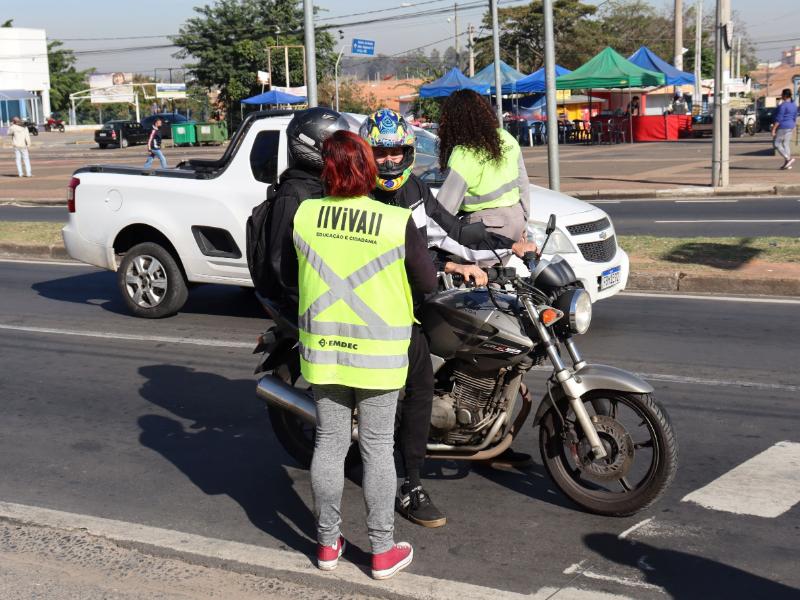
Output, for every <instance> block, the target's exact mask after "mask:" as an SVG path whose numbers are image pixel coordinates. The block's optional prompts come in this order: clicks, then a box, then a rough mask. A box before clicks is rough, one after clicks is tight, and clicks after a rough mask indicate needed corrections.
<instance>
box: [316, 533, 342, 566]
mask: <svg viewBox="0 0 800 600" xmlns="http://www.w3.org/2000/svg"><path fill="white" fill-rule="evenodd" d="M346 545H347V542H345V541H344V538H343V537H342V536H341V535H340V536H339V539H338V540H337V542H336V543H335V544H333V546H323V545H322V544H317V566H318V567H319V568H320V569H322V570H323V571H333V570H334V569H335V568H336V565H337V564H339V557H340V556H341V555H342V552H344V548H345V546H346Z"/></svg>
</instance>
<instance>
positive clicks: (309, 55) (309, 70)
mask: <svg viewBox="0 0 800 600" xmlns="http://www.w3.org/2000/svg"><path fill="white" fill-rule="evenodd" d="M303 9H304V11H305V30H306V32H305V33H306V48H305V53H306V54H305V56H306V97H307V98H308V106H309V107H314V106H317V46H316V39H315V37H314V34H315V32H314V3H313V2H312V0H303ZM287 72H288V69H287ZM336 108H337V110H338V108H339V107H338V106H337V107H336Z"/></svg>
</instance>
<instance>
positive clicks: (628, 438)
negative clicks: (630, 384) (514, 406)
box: [539, 390, 678, 517]
mask: <svg viewBox="0 0 800 600" xmlns="http://www.w3.org/2000/svg"><path fill="white" fill-rule="evenodd" d="M562 400H563V399H562ZM583 401H584V404H585V405H586V408H587V410H588V411H589V415H590V416H591V417H592V419H593V420H594V421H595V422H597V423H598V433H599V435H600V439H601V441H602V443H603V445H604V447H605V449H606V452H608V453H609V456H608V457H606V458H604V459H600V460H592V459H591V457H590V456H589V446H588V441H587V440H586V437H585V436H584V435H583V431H582V430H581V428H580V425H579V424H578V423H577V419H576V417H575V414H574V412H573V411H572V410H571V409H569V408H567V409H566V411H565V412H564V413H563V416H564V421H563V422H562V419H561V417H560V416H559V414H558V413H557V412H556V410H555V409H554V408H551V409H550V410H549V411H548V412H547V413H546V414H545V416H544V417H543V418H542V421H541V425H540V428H539V450H540V452H541V456H542V461H543V463H544V466H545V468H546V469H547V472H548V473H549V475H550V477H551V478H552V479H553V481H554V483H555V484H556V485H557V486H558V488H559V489H560V490H561V491H562V492H563V493H564V494H565V495H566V496H567V497H568V498H570V499H571V500H572V501H573V502H575V503H576V504H578V505H579V506H581V507H583V508H584V509H586V510H588V511H589V512H592V513H595V514H599V515H604V516H615V517H625V516H629V515H632V514H635V513H637V512H640V511H642V510H644V509H645V508H647V507H648V506H650V505H652V504H653V503H654V502H655V501H656V500H658V499H659V498H660V497H661V495H662V494H663V493H664V492H665V491H666V489H667V488H668V487H669V485H670V483H672V480H673V479H674V477H675V473H676V470H677V466H678V444H677V440H676V439H675V435H674V433H673V431H672V424H671V423H670V420H669V416H668V415H667V413H666V411H665V410H664V408H663V407H662V406H661V405H660V404H659V403H658V402H657V401H656V400H655V399H654V398H653V396H652V395H650V394H632V393H627V392H617V391H611V390H593V391H592V392H589V393H588V394H585V395H584V396H583ZM556 402H557V404H558V406H560V407H562V411H563V410H564V408H563V407H565V406H567V407H568V405H567V404H566V403H565V401H564V402H562V401H559V400H558V399H557V400H556ZM571 432H574V437H573V435H572V433H571ZM645 435H647V439H644V436H645Z"/></svg>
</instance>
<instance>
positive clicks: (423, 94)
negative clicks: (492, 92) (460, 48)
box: [419, 67, 489, 98]
mask: <svg viewBox="0 0 800 600" xmlns="http://www.w3.org/2000/svg"><path fill="white" fill-rule="evenodd" d="M458 90H473V91H475V92H478V93H479V94H481V95H483V96H485V95H486V94H488V93H489V86H488V85H486V84H484V83H476V82H475V81H473V80H472V79H470V78H469V77H467V76H466V75H464V73H462V72H461V71H460V70H458V69H456V68H455V67H454V68H452V69H450V70H449V71H448V72H447V73H445V74H444V75H442V76H441V77H440V78H439V79H437V80H435V81H431V82H430V83H426V84H425V85H423V86H422V87H420V88H419V96H420V98H441V97H442V96H449V95H450V94H452V93H453V92H455V91H458Z"/></svg>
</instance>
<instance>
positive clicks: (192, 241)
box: [62, 111, 629, 318]
mask: <svg viewBox="0 0 800 600" xmlns="http://www.w3.org/2000/svg"><path fill="white" fill-rule="evenodd" d="M292 114H293V113H292V112H291V111H264V112H257V113H252V114H251V115H248V116H247V117H246V118H245V120H244V122H243V123H242V125H241V126H240V127H239V129H238V131H237V132H236V135H235V136H234V137H233V139H232V140H231V143H230V145H229V146H228V148H227V149H226V150H225V153H224V154H223V155H222V157H221V158H219V159H217V160H195V159H193V160H188V161H184V162H181V163H178V165H177V167H176V168H173V169H156V170H155V171H145V170H144V169H143V168H142V167H131V166H121V165H92V166H87V167H83V168H80V169H78V170H77V171H75V173H74V174H73V176H72V179H71V180H70V183H69V187H68V196H67V198H68V210H69V221H68V223H67V225H66V226H65V227H64V229H63V230H62V233H63V237H64V244H65V246H66V249H67V252H68V253H69V255H70V256H71V257H72V258H74V259H77V260H79V261H82V262H85V263H88V264H92V265H96V266H98V267H101V268H104V269H108V270H111V271H116V272H117V282H118V288H119V290H120V293H121V295H122V297H123V299H124V302H125V303H126V305H127V307H128V309H129V310H130V311H131V312H132V313H133V314H135V315H137V316H139V317H147V318H157V317H165V316H169V315H171V314H174V313H175V312H177V311H178V310H180V309H181V307H182V306H183V304H184V302H185V301H186V299H187V295H188V290H189V285H190V284H191V283H217V284H224V285H235V286H248V287H250V286H252V285H253V283H252V281H251V279H250V272H249V270H248V267H247V258H246V256H245V249H246V246H245V223H246V222H247V218H248V217H249V216H250V213H251V211H252V209H253V207H255V206H256V205H258V204H259V203H261V202H263V201H264V198H265V196H266V193H267V190H268V189H269V187H270V186H272V185H274V184H275V182H276V180H277V178H278V174H279V173H281V172H282V171H283V169H285V168H286V166H287V164H288V154H287V151H286V126H287V125H288V124H289V121H290V120H291V118H292ZM354 120H355V119H354ZM144 174H147V175H149V176H148V177H142V175H144ZM550 214H555V215H556V217H557V222H558V228H557V229H556V231H555V232H554V233H553V236H552V237H551V239H550V243H549V244H548V245H547V247H546V249H545V257H546V258H547V257H548V256H552V255H554V254H559V255H561V256H562V257H563V259H564V260H566V261H567V262H568V263H569V265H570V266H571V267H572V268H573V270H574V271H575V274H576V275H577V276H578V279H579V280H580V282H581V285H583V286H584V287H585V288H586V290H587V291H588V292H589V296H590V298H591V299H592V301H594V300H598V299H601V298H607V297H609V296H612V295H614V294H616V293H617V292H619V291H620V290H622V289H624V287H625V284H626V282H627V278H628V268H629V261H628V255H627V254H626V253H625V252H624V251H623V250H622V249H621V248H620V247H619V246H618V245H617V241H616V236H615V233H614V227H613V225H612V224H611V220H610V219H609V217H608V215H607V214H606V213H605V212H603V211H602V210H601V209H599V208H597V207H595V206H593V205H591V204H588V203H586V202H582V201H580V200H576V199H575V198H571V197H569V196H566V195H564V194H560V193H558V192H553V191H551V190H546V189H543V188H540V187H536V186H532V189H531V216H530V220H529V223H528V228H529V231H530V233H531V235H533V236H534V238H535V239H536V240H537V241H538V242H539V243H540V244H541V242H542V241H543V234H544V227H545V223H546V221H547V219H548V217H549V215H550Z"/></svg>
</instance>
